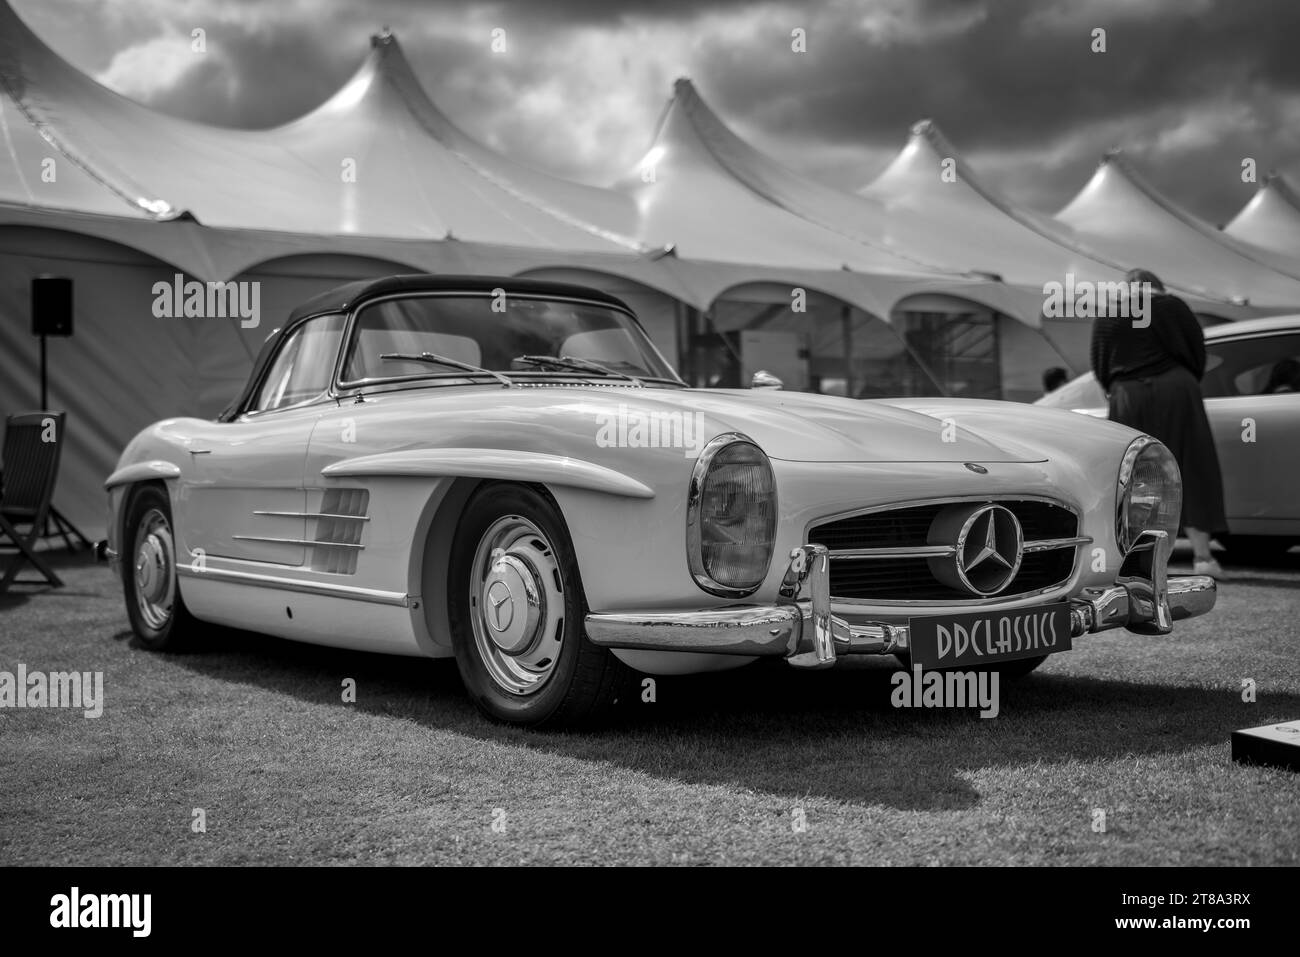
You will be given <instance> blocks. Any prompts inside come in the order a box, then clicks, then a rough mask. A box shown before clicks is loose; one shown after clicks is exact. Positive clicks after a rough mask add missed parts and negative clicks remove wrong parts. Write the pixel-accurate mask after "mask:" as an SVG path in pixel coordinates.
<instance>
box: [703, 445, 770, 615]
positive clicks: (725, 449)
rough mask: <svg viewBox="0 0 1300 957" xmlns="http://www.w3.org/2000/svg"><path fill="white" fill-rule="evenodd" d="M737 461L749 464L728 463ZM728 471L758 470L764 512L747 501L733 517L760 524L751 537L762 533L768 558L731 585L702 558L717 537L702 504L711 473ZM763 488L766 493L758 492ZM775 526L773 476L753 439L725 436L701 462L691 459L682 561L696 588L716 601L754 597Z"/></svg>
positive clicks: (709, 448)
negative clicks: (730, 469) (747, 468)
mask: <svg viewBox="0 0 1300 957" xmlns="http://www.w3.org/2000/svg"><path fill="white" fill-rule="evenodd" d="M739 456H747V457H748V458H749V459H750V461H747V462H746V461H741V462H733V461H731V459H732V458H733V457H739ZM730 466H749V467H751V468H758V469H760V470H761V473H760V476H759V478H760V482H759V485H760V489H759V490H758V492H757V494H758V495H761V496H762V497H763V498H765V499H767V507H766V510H764V509H763V508H762V505H763V503H762V502H759V501H750V502H748V503H743V504H742V507H741V508H738V509H737V510H736V513H737V515H738V516H740V518H739V521H741V522H749V523H753V522H758V523H760V527H759V528H758V529H751V532H752V531H758V532H760V533H765V535H766V543H765V544H766V554H764V555H763V556H762V559H761V561H754V562H753V563H752V568H751V569H750V571H751V574H749V575H746V576H745V577H744V578H742V579H736V578H734V577H733V578H731V579H730V580H725V581H719V580H718V577H715V576H718V575H720V572H719V569H718V568H717V567H716V562H711V561H710V559H709V557H708V556H707V555H706V554H705V552H706V547H708V546H709V541H710V539H713V540H716V538H717V536H716V535H711V534H710V528H709V527H708V526H709V525H710V523H711V522H715V521H716V520H717V519H716V517H715V516H711V515H710V514H707V513H706V509H705V504H706V501H707V500H708V499H709V495H710V492H711V491H713V490H712V489H711V488H710V479H711V478H715V475H714V473H715V471H716V470H718V469H722V468H727V467H730ZM764 483H765V485H766V491H764V489H763V488H762V487H761V486H762V485H763V484H764ZM776 525H777V508H776V476H775V475H774V474H773V473H772V464H771V462H770V461H769V460H768V457H767V454H766V453H765V452H764V451H763V450H762V449H761V448H759V447H758V444H757V443H756V442H755V441H754V440H753V439H751V438H750V437H749V436H747V435H744V434H742V433H740V432H724V433H722V434H721V435H718V436H715V437H714V438H713V439H710V440H709V442H708V443H706V444H705V446H704V448H703V450H701V452H700V457H699V458H698V459H696V460H695V467H694V468H693V469H692V470H691V484H690V487H689V488H688V490H687V496H686V559H687V563H688V565H689V567H690V571H691V577H692V578H693V579H695V584H696V585H698V586H699V587H700V588H701V589H702V590H704V591H706V592H708V593H709V594H710V595H717V596H718V597H719V598H744V597H746V596H747V595H752V594H753V593H754V592H756V591H757V590H758V588H759V586H760V585H762V584H763V580H764V579H765V578H766V577H767V572H768V569H769V568H770V567H771V564H772V552H773V550H774V549H775V547H776ZM763 544H764V542H763V541H762V540H761V539H760V541H759V542H758V543H757V545H751V546H750V547H757V548H762V547H763ZM724 577H725V576H724Z"/></svg>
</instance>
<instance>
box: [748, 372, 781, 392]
mask: <svg viewBox="0 0 1300 957" xmlns="http://www.w3.org/2000/svg"><path fill="white" fill-rule="evenodd" d="M749 387H750V388H751V389H781V388H784V387H785V383H784V382H782V381H781V380H780V379H778V378H777V377H776V376H774V375H772V373H770V372H768V371H767V370H766V369H759V370H758V371H757V372H755V373H754V378H752V379H750V380H749Z"/></svg>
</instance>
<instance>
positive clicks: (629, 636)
mask: <svg viewBox="0 0 1300 957" xmlns="http://www.w3.org/2000/svg"><path fill="white" fill-rule="evenodd" d="M1171 549H1172V543H1171V542H1170V540H1169V534H1168V533H1167V532H1164V531H1146V532H1142V533H1141V534H1140V535H1139V536H1138V539H1137V541H1136V542H1134V544H1133V547H1132V548H1131V549H1130V550H1129V552H1128V554H1127V555H1126V556H1125V558H1124V562H1123V564H1122V566H1121V568H1120V571H1119V574H1118V575H1117V576H1116V579H1115V584H1114V585H1112V586H1110V587H1107V588H1085V589H1083V590H1082V591H1081V592H1080V593H1079V594H1078V595H1076V596H1075V597H1073V598H1070V599H1068V601H1069V604H1070V631H1071V636H1072V637H1074V638H1078V637H1079V636H1081V635H1085V634H1090V633H1092V632H1098V631H1105V630H1107V629H1109V628H1121V627H1123V628H1127V629H1128V630H1129V631H1131V632H1135V633H1137V634H1141V635H1164V634H1168V633H1169V632H1170V631H1172V630H1173V623H1174V622H1175V621H1179V620H1181V619H1184V618H1193V617H1195V616H1197V615H1203V614H1205V613H1206V612H1208V611H1209V610H1210V609H1212V608H1213V607H1214V603H1215V599H1216V597H1217V592H1216V589H1215V583H1214V579H1213V578H1209V577H1207V576H1204V575H1189V576H1186V577H1181V578H1169V577H1168V574H1167V567H1168V564H1169V554H1170V551H1171ZM780 591H781V594H780V599H779V600H778V601H777V602H776V603H774V604H766V605H756V604H736V605H728V606H725V607H721V608H706V609H701V610H698V611H669V612H662V611H652V612H643V613H635V612H620V613H612V614H611V613H605V614H590V615H588V616H587V619H586V624H587V637H588V638H589V639H590V640H591V641H592V642H593V643H594V644H597V645H601V646H603V647H605V648H623V649H634V650H642V651H692V652H707V653H711V654H725V655H754V656H768V657H770V656H779V657H783V658H785V659H786V660H787V661H789V663H790V664H791V665H794V666H796V667H801V668H827V667H830V666H831V665H833V664H835V660H836V658H838V657H839V656H840V655H889V654H894V653H895V652H899V651H905V650H906V649H907V647H908V626H907V625H905V624H895V623H890V622H883V621H880V622H871V621H868V622H861V623H858V622H855V623H852V624H850V623H849V622H847V621H845V620H844V619H842V618H839V617H837V616H835V615H833V614H831V596H830V559H829V555H828V552H827V549H826V547H825V546H823V545H801V546H799V547H797V548H795V549H794V550H793V552H791V557H790V564H789V567H788V570H787V571H786V575H785V579H784V581H783V583H782V587H781V590H780ZM922 613H926V612H924V611H923V612H922Z"/></svg>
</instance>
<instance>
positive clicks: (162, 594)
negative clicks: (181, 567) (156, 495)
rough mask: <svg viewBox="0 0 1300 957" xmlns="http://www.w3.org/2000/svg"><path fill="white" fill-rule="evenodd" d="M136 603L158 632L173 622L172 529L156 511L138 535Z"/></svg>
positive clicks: (143, 519)
mask: <svg viewBox="0 0 1300 957" xmlns="http://www.w3.org/2000/svg"><path fill="white" fill-rule="evenodd" d="M135 543H136V544H135V557H134V564H133V568H134V574H135V601H136V606H137V607H138V608H139V610H140V617H141V618H142V619H143V620H144V622H145V624H146V625H148V626H149V627H150V628H152V629H154V630H159V629H161V628H163V627H165V626H166V624H167V622H168V621H170V620H171V616H172V603H173V601H174V600H175V596H176V557H175V548H174V546H173V544H172V530H171V526H170V525H168V524H167V518H166V516H164V515H163V513H162V512H160V511H158V509H156V508H151V509H150V510H149V511H148V512H146V513H145V514H144V515H143V516H142V517H141V518H140V524H139V525H138V526H136V536H135Z"/></svg>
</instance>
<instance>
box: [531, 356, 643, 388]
mask: <svg viewBox="0 0 1300 957" xmlns="http://www.w3.org/2000/svg"><path fill="white" fill-rule="evenodd" d="M513 361H514V362H527V363H529V364H530V365H535V366H554V367H555V368H557V369H578V370H581V371H583V372H596V373H599V374H600V375H612V376H618V377H619V378H620V379H627V380H628V381H629V382H633V383H635V384H636V385H637V387H638V388H641V389H644V388H645V383H644V382H642V381H641V380H640V379H638V378H637V377H636V376H634V375H629V374H628V373H626V372H619V371H618V370H617V369H611V368H609V366H603V365H601V364H600V363H599V362H592V361H591V360H590V359H579V358H578V357H577V356H515V358H514V360H513Z"/></svg>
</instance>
